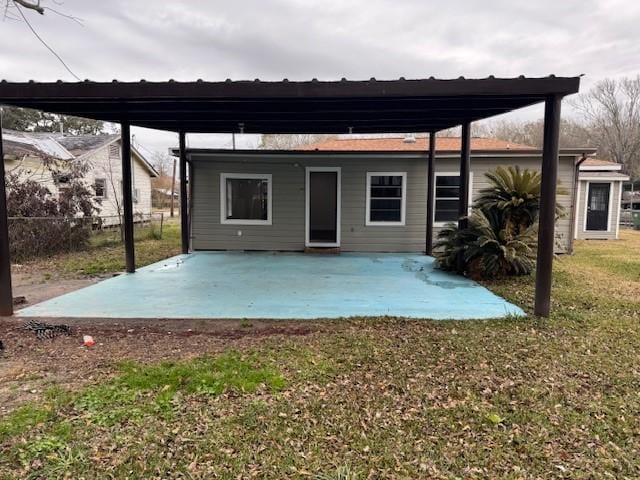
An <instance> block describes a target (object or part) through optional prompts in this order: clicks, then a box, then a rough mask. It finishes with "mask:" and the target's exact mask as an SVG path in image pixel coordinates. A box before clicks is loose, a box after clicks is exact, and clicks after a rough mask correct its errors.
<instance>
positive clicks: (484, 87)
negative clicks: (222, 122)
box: [0, 76, 580, 100]
mask: <svg viewBox="0 0 640 480" xmlns="http://www.w3.org/2000/svg"><path fill="white" fill-rule="evenodd" d="M579 84H580V78H579V77H551V76H550V77H544V78H524V77H522V78H491V77H489V78H482V79H464V78H459V79H453V80H450V79H446V80H441V79H435V78H433V79H417V80H403V79H400V80H383V81H376V80H370V81H347V80H345V81H304V82H289V81H277V82H262V81H225V82H204V81H198V82H174V81H169V82H146V81H141V82H90V81H86V82H48V83H40V82H22V83H13V82H6V81H3V82H0V100H8V99H10V98H39V99H47V98H65V99H69V100H72V99H78V98H86V99H94V100H100V99H104V98H117V99H122V100H129V99H139V100H142V99H147V100H152V99H158V98H171V97H174V98H181V99H189V98H209V99H216V98H236V99H251V98H281V99H287V98H293V99H302V98H350V97H356V98H370V97H372V98H379V97H383V98H390V97H391V98H393V97H429V96H431V97H441V96H462V95H468V96H472V95H540V96H545V95H554V94H565V95H567V94H571V93H576V92H577V91H578V87H579Z"/></svg>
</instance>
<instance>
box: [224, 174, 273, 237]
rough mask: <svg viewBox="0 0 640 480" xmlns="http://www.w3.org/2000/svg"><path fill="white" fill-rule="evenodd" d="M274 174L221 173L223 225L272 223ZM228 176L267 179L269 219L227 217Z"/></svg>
mask: <svg viewBox="0 0 640 480" xmlns="http://www.w3.org/2000/svg"><path fill="white" fill-rule="evenodd" d="M272 177H273V176H272V175H271V174H270V173H221V174H220V223H221V224H223V225H272V221H273V217H272V204H273V178H272ZM227 178H239V179H251V180H254V179H255V180H266V181H267V219H266V220H243V219H240V218H234V219H229V218H227V215H226V212H227Z"/></svg>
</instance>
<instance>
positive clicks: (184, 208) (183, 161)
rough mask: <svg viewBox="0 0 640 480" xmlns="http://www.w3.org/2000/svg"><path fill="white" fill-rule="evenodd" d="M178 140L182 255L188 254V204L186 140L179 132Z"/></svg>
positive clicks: (183, 134) (183, 133)
mask: <svg viewBox="0 0 640 480" xmlns="http://www.w3.org/2000/svg"><path fill="white" fill-rule="evenodd" d="M178 136H179V140H180V142H179V143H180V234H181V238H182V253H189V204H188V196H187V140H186V134H185V132H184V130H183V131H181V132H180V133H179V134H178Z"/></svg>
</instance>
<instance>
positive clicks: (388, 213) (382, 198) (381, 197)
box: [365, 172, 407, 225]
mask: <svg viewBox="0 0 640 480" xmlns="http://www.w3.org/2000/svg"><path fill="white" fill-rule="evenodd" d="M406 183H407V174H406V173H405V172H369V173H367V212H366V215H367V216H366V219H365V220H366V221H365V224H366V225H404V223H405V205H406V195H407V192H406V190H407V188H406Z"/></svg>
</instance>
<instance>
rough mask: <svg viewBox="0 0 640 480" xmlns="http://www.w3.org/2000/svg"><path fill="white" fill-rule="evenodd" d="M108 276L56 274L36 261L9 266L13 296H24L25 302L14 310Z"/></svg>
mask: <svg viewBox="0 0 640 480" xmlns="http://www.w3.org/2000/svg"><path fill="white" fill-rule="evenodd" d="M109 276H111V275H108V276H104V275H103V276H87V275H76V276H69V275H58V274H55V273H54V274H52V273H51V270H50V269H46V268H43V267H41V266H39V265H38V264H36V263H33V264H24V265H12V266H11V282H12V284H13V297H14V298H17V297H24V298H25V302H24V303H21V304H20V305H16V310H18V309H21V308H24V307H28V306H29V305H34V304H36V303H40V302H43V301H45V300H49V299H50V298H54V297H57V296H59V295H63V294H65V293H69V292H73V291H74V290H78V289H80V288H83V287H86V286H88V285H91V284H93V283H96V282H99V281H100V280H103V279H105V278H108V277H109Z"/></svg>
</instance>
